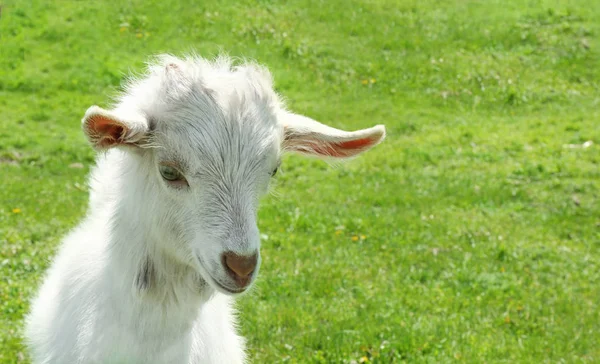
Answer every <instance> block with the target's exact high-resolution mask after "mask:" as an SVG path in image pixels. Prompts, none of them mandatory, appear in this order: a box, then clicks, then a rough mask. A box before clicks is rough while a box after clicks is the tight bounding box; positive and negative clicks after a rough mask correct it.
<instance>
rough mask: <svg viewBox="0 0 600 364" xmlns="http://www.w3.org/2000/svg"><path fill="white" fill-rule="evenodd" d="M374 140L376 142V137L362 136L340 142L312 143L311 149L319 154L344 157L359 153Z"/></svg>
mask: <svg viewBox="0 0 600 364" xmlns="http://www.w3.org/2000/svg"><path fill="white" fill-rule="evenodd" d="M374 142H375V140H374V139H371V138H362V139H354V140H349V141H347V142H339V143H327V144H316V143H311V144H310V150H312V151H313V152H315V153H317V154H320V155H323V156H330V157H338V158H343V157H350V156H353V155H355V154H357V153H358V152H360V151H361V150H363V149H364V148H365V147H368V146H369V145H371V144H373V143H374Z"/></svg>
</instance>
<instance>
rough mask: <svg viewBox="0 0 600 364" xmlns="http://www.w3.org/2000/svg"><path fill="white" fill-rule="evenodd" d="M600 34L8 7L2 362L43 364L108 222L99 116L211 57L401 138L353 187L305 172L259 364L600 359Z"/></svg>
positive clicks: (468, 1)
mask: <svg viewBox="0 0 600 364" xmlns="http://www.w3.org/2000/svg"><path fill="white" fill-rule="evenodd" d="M598 19H600V2H598V1H589V0H571V1H550V0H523V1H521V0H510V1H509V0H506V1H499V0H491V1H475V0H444V1H433V0H403V1H398V0H365V1H356V0H327V1H307V0H295V1H288V2H285V5H284V4H283V2H276V1H269V0H255V1H248V0H245V1H226V2H217V1H202V2H198V1H191V0H180V1H175V0H164V1H161V2H156V3H153V2H146V1H141V0H132V1H127V2H124V1H116V0H111V1H96V2H91V1H42V0H29V1H24V0H17V1H15V0H7V1H4V3H3V5H2V15H1V18H0V181H1V187H0V362H2V363H18V362H27V354H26V351H25V348H24V346H23V344H22V339H21V333H22V327H23V323H22V319H23V316H24V314H25V313H26V312H27V309H28V301H29V299H30V298H31V296H32V295H33V294H34V292H35V290H36V288H37V287H38V286H39V284H40V281H41V279H42V276H43V272H44V270H45V269H46V268H47V267H48V265H49V262H50V259H51V258H52V256H53V254H54V253H55V252H56V249H57V245H58V244H59V242H60V239H61V237H62V236H63V234H65V233H66V232H67V231H68V230H69V229H70V228H72V227H73V226H75V225H76V224H77V222H78V221H79V219H80V218H81V217H82V215H83V213H84V212H85V208H86V202H87V187H86V179H85V178H86V177H85V176H86V174H87V173H88V172H89V168H90V165H91V164H92V163H93V153H92V151H91V150H90V148H89V147H88V146H87V145H86V143H85V141H84V138H83V136H82V133H81V131H80V127H79V121H80V119H81V117H82V115H83V113H84V111H85V110H86V108H87V107H88V106H90V105H92V104H100V105H102V106H107V102H108V97H109V96H111V95H114V92H115V90H116V89H117V88H118V86H119V84H120V83H121V81H122V80H123V79H124V77H125V75H126V74H127V72H129V71H130V70H133V71H139V70H141V68H142V66H143V62H144V61H145V60H146V59H147V57H148V56H149V55H151V54H155V53H159V52H172V53H175V54H182V53H185V52H187V51H191V50H196V51H197V52H198V53H200V54H202V55H207V56H211V55H215V54H217V53H218V52H219V51H220V50H224V51H227V52H228V53H230V54H231V55H234V56H243V57H248V58H254V59H256V60H258V61H260V62H261V63H263V64H265V65H267V66H268V67H269V68H270V69H271V71H272V72H273V74H274V77H275V80H276V86H277V89H278V91H280V92H281V93H282V94H283V95H284V96H285V97H286V98H287V99H288V100H289V106H290V107H291V108H292V109H293V110H295V111H298V112H301V113H304V114H307V115H310V116H311V117H314V118H316V119H318V120H321V121H323V122H326V123H329V124H331V125H333V126H336V127H340V128H347V129H355V128H362V127H368V126H371V125H374V124H377V123H383V124H385V125H386V126H387V128H388V138H387V140H386V141H385V142H384V143H383V144H382V145H380V146H378V147H377V148H376V149H375V150H373V151H371V152H369V153H367V154H365V155H364V156H362V157H361V158H359V159H356V160H354V161H352V162H350V163H346V164H343V165H341V166H337V167H330V166H328V165H327V164H325V163H323V162H320V161H317V160H311V159H303V158H301V157H298V156H288V157H286V158H285V160H284V165H283V173H281V175H279V176H278V181H277V186H276V188H275V191H276V195H275V196H269V197H266V198H265V199H264V202H263V206H262V209H261V212H260V228H261V231H262V232H263V234H265V239H264V240H263V250H262V253H263V259H264V264H263V266H262V269H261V275H260V277H259V279H258V282H257V284H256V288H255V290H254V291H253V292H252V293H251V294H249V295H247V296H245V297H244V298H242V299H241V300H240V305H239V308H240V310H241V330H242V332H243V333H244V335H245V336H247V337H248V339H249V350H250V356H251V357H252V358H253V359H254V362H256V363H271V362H284V361H287V362H291V363H350V362H361V361H363V362H376V363H395V362H404V361H406V362H426V363H445V362H455V361H456V362H469V363H482V362H488V363H497V362H505V363H514V362H522V363H542V362H547V363H555V362H567V363H597V362H600V306H599V305H600V303H599V300H600V87H599V86H600V51H599V50H600V23H599V22H598ZM587 141H592V142H593V144H592V145H591V146H589V147H587V148H583V147H582V145H583V143H585V142H587ZM570 144H573V145H574V146H575V147H573V148H571V147H569V145H570ZM586 145H589V143H588V144H586ZM81 166H83V168H80V167H81Z"/></svg>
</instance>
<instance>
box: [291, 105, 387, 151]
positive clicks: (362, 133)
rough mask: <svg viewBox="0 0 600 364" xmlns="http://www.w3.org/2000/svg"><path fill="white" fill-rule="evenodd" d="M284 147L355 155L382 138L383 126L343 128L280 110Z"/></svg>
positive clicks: (383, 135)
mask: <svg viewBox="0 0 600 364" xmlns="http://www.w3.org/2000/svg"><path fill="white" fill-rule="evenodd" d="M280 122H281V123H282V124H283V127H284V140H283V149H284V150H288V151H294V152H297V153H302V154H308V155H314V156H317V157H333V158H349V157H354V156H356V155H358V154H360V153H362V152H364V151H367V150H368V149H371V148H372V147H374V146H375V145H377V144H379V143H380V142H381V141H382V140H383V139H384V138H385V126H383V125H376V126H374V127H372V128H368V129H362V130H357V131H344V130H339V129H335V128H332V127H330V126H327V125H324V124H321V123H319V122H318V121H316V120H313V119H311V118H308V117H306V116H302V115H297V114H293V113H289V112H283V113H282V114H281V116H280Z"/></svg>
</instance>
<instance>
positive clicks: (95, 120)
mask: <svg viewBox="0 0 600 364" xmlns="http://www.w3.org/2000/svg"><path fill="white" fill-rule="evenodd" d="M88 127H89V129H90V131H91V132H92V133H93V135H94V136H95V137H96V138H97V140H98V141H97V143H96V144H97V145H98V146H99V147H108V146H111V145H115V144H117V143H118V142H119V141H121V138H122V137H123V135H124V133H125V127H124V126H123V125H121V124H120V123H118V122H117V121H115V120H113V119H109V118H107V117H105V116H103V115H94V116H92V117H90V118H89V120H88Z"/></svg>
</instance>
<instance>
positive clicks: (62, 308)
mask: <svg viewBox="0 0 600 364" xmlns="http://www.w3.org/2000/svg"><path fill="white" fill-rule="evenodd" d="M98 118H103V119H102V120H103V121H102V122H104V120H110V123H111V125H112V124H113V123H114V125H119V126H123V128H124V132H123V134H122V135H117V136H115V137H114V138H113V139H111V137H113V136H114V135H112V136H111V135H108V136H107V135H105V132H104V131H102V130H101V129H99V128H97V125H100V124H99V123H98ZM290 120H295V121H294V122H290ZM302 120H306V122H305V123H304V124H303V123H302ZM296 124H302V125H296ZM294 125H295V126H294ZM83 126H84V131H85V133H86V135H87V137H88V139H89V141H90V143H91V144H92V146H94V147H95V148H97V149H105V148H106V149H107V150H106V151H104V152H103V153H100V154H99V156H98V159H97V165H96V167H95V169H94V170H93V173H92V176H91V179H90V190H91V191H90V206H89V212H88V215H87V216H86V218H85V219H84V221H83V222H82V223H81V224H80V225H79V226H78V227H77V228H76V229H75V230H74V231H73V232H71V233H70V234H69V235H68V236H67V237H66V238H65V240H64V241H63V244H62V246H61V249H60V251H59V253H58V255H57V256H56V258H55V259H54V261H53V264H52V266H51V267H50V269H49V271H48V273H47V276H46V279H45V281H44V283H43V285H42V287H41V289H40V291H39V294H38V296H37V297H36V299H35V300H34V301H33V303H32V308H31V313H30V314H29V316H28V318H27V327H26V337H27V341H28V344H29V346H30V348H31V352H32V356H33V362H34V363H36V364H65V363H85V364H92V363H102V364H105V363H127V364H136V363H140V364H142V363H144V364H150V363H242V362H244V361H245V357H246V355H245V352H244V347H245V345H244V340H243V338H241V337H240V336H238V335H237V334H236V330H235V320H234V318H235V317H234V312H233V309H232V296H234V295H235V294H232V293H231V291H232V290H235V289H236V286H235V284H234V281H233V280H232V279H231V278H230V277H229V276H228V274H227V272H226V269H225V268H224V266H223V264H222V263H221V256H222V254H223V253H224V252H226V251H233V252H235V253H236V254H239V255H249V254H253V253H256V252H258V251H259V248H260V241H259V233H258V229H257V227H256V211H257V208H258V205H257V202H258V199H259V197H260V195H261V194H263V193H265V192H266V190H267V188H268V184H269V179H270V178H271V174H272V172H273V170H274V169H275V168H276V167H277V165H278V163H279V158H280V153H281V151H282V150H283V148H285V145H286V141H287V142H288V143H290V141H291V140H293V143H291V144H290V145H294V146H295V149H296V150H297V151H298V150H301V151H302V152H303V153H310V150H311V148H315V147H314V146H315V145H320V144H328V143H329V144H328V148H329V149H325V150H334V149H335V148H341V147H339V146H338V145H337V144H332V143H335V141H339V140H342V141H344V142H346V141H351V140H353V139H361V140H368V145H366V144H365V143H361V145H360V147H359V149H360V150H357V151H356V152H353V153H347V152H344V153H339V154H340V156H341V155H342V154H347V155H350V154H352V155H354V154H356V153H358V152H361V151H363V150H366V149H368V148H370V147H372V146H373V145H375V144H377V143H379V142H380V141H381V140H382V139H383V137H384V129H383V127H381V126H380V127H376V128H371V129H366V130H363V131H358V132H354V133H356V134H354V133H348V132H341V131H339V130H337V129H333V128H326V127H324V126H323V125H322V124H319V123H317V122H316V121H314V120H311V119H308V118H299V117H298V116H297V115H294V114H291V113H289V112H287V111H285V110H284V109H283V106H282V104H281V102H280V99H279V97H278V96H277V94H276V93H275V92H274V91H273V89H272V85H271V78H270V75H269V73H268V72H267V71H266V70H265V69H263V68H261V67H259V66H256V65H253V64H243V65H240V66H232V65H231V62H230V61H229V60H228V59H226V58H220V59H217V60H216V61H214V62H209V61H206V60H204V59H202V58H198V57H192V58H187V59H178V58H175V57H171V56H161V57H159V58H158V61H157V62H156V63H155V64H152V65H150V67H149V72H148V73H147V74H146V75H144V76H143V77H142V78H140V79H139V80H132V81H131V82H130V83H129V85H128V87H127V88H126V91H125V93H124V94H123V95H122V96H121V97H120V98H119V100H118V102H117V103H116V105H115V107H114V108H112V109H111V110H104V109H101V108H98V107H96V106H94V107H91V108H90V109H89V110H88V112H87V113H86V116H85V117H84V119H83ZM295 127H296V128H297V130H296V129H294V128H295ZM284 129H285V132H284ZM295 130H296V131H297V132H296V131H295ZM365 138H368V139H365ZM284 139H285V140H284ZM107 140H108V141H110V142H111V143H108V142H106V141H107ZM112 142H114V144H112ZM303 144H306V148H301V147H298V146H302V145H303ZM331 148H333V149H331ZM345 148H348V147H345ZM321 156H323V155H321ZM161 163H172V164H175V165H176V166H177V168H178V169H179V170H180V171H181V172H182V173H183V175H184V176H185V178H186V180H187V182H188V184H189V187H186V188H174V187H173V185H170V184H169V183H167V182H166V181H165V180H163V178H162V177H161V175H160V174H159V172H158V166H159V165H160V164H161ZM259 263H260V259H259ZM257 273H258V266H257V268H256V269H255V271H254V273H253V274H252V280H253V279H254V278H255V277H256V275H257Z"/></svg>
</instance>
